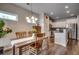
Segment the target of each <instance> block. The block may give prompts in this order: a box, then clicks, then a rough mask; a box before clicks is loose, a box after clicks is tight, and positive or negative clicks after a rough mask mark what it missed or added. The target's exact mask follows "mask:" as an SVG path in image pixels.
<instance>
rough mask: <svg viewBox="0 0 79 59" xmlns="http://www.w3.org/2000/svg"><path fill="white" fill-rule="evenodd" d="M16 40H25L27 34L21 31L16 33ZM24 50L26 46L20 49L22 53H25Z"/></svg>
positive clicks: (26, 48)
mask: <svg viewBox="0 0 79 59" xmlns="http://www.w3.org/2000/svg"><path fill="white" fill-rule="evenodd" d="M15 34H16V38H17V39H20V38H25V37H27V32H25V31H23V32H16V33H15ZM26 50H28V46H25V47H23V48H22V52H25V51H26Z"/></svg>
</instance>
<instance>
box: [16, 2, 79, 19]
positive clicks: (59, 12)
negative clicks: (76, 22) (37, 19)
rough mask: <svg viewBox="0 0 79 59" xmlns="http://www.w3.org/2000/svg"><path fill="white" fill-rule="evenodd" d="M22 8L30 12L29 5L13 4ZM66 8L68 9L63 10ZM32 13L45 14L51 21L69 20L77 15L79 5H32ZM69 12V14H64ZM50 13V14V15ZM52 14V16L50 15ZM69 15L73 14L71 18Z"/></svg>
mask: <svg viewBox="0 0 79 59" xmlns="http://www.w3.org/2000/svg"><path fill="white" fill-rule="evenodd" d="M15 5H18V6H20V7H22V8H25V9H28V10H31V6H30V5H31V4H30V5H27V4H26V3H15ZM65 6H67V7H68V8H65ZM32 11H33V12H35V13H38V14H40V13H43V12H44V13H46V14H48V15H49V16H50V17H52V18H53V19H62V18H69V17H72V16H77V15H79V4H78V3H32ZM66 11H70V13H66ZM51 12H52V13H51ZM51 14H52V15H51ZM71 14H74V15H72V16H71Z"/></svg>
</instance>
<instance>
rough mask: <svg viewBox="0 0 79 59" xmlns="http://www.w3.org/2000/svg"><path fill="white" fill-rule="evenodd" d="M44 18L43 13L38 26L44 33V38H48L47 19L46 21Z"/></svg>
mask: <svg viewBox="0 0 79 59" xmlns="http://www.w3.org/2000/svg"><path fill="white" fill-rule="evenodd" d="M45 16H47V15H46V14H44V13H41V14H40V20H39V25H40V26H41V32H42V33H45V35H46V36H49V35H50V34H49V17H48V19H46V18H45Z"/></svg>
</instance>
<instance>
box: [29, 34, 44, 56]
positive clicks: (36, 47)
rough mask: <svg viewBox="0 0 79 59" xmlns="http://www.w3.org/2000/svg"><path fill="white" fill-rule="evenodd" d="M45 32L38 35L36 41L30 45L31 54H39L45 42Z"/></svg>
mask: <svg viewBox="0 0 79 59" xmlns="http://www.w3.org/2000/svg"><path fill="white" fill-rule="evenodd" d="M43 34H44V33H41V34H39V35H36V41H35V42H34V43H32V44H30V45H29V54H36V55H37V54H39V53H40V52H41V51H42V43H43V37H44V35H43Z"/></svg>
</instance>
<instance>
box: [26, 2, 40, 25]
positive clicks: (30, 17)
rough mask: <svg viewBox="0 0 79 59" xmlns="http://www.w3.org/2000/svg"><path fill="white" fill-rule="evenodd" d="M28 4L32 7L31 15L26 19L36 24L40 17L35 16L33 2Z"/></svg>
mask: <svg viewBox="0 0 79 59" xmlns="http://www.w3.org/2000/svg"><path fill="white" fill-rule="evenodd" d="M28 5H30V7H31V15H30V16H29V17H26V21H27V22H28V23H33V24H36V22H37V20H38V18H36V17H34V16H33V11H32V3H31V4H28Z"/></svg>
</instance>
